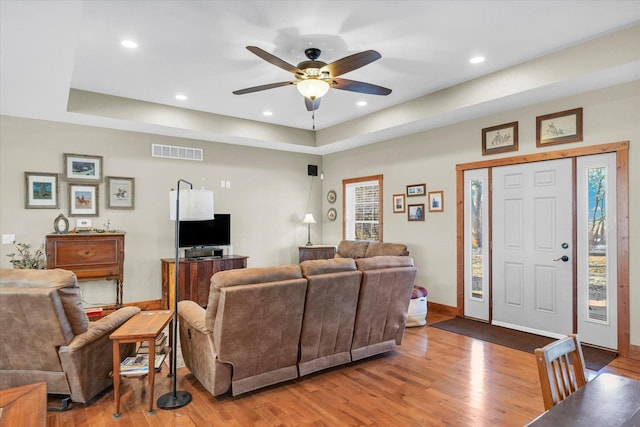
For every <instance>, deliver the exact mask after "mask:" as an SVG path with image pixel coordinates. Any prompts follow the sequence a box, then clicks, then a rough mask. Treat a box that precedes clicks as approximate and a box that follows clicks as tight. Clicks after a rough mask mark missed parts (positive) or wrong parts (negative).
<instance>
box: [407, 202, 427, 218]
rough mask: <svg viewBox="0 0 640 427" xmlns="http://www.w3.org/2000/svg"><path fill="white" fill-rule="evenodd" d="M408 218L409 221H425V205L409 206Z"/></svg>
mask: <svg viewBox="0 0 640 427" xmlns="http://www.w3.org/2000/svg"><path fill="white" fill-rule="evenodd" d="M407 208H408V211H407V216H408V218H407V219H408V220H409V221H424V203H421V204H419V205H408V206H407Z"/></svg>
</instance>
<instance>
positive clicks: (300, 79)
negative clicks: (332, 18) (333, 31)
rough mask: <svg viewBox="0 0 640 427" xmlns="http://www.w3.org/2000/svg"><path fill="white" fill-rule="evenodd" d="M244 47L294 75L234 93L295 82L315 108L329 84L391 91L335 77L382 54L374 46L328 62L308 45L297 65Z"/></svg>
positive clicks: (371, 91)
mask: <svg viewBox="0 0 640 427" xmlns="http://www.w3.org/2000/svg"><path fill="white" fill-rule="evenodd" d="M247 49H248V50H249V51H250V52H252V53H254V54H256V55H258V56H259V57H260V58H262V59H264V60H265V61H267V62H270V63H271V64H273V65H275V66H276V67H280V68H282V69H283V70H285V71H289V72H290V73H292V74H293V75H294V76H295V80H293V81H286V82H279V83H269V84H265V85H260V86H254V87H250V88H247V89H240V90H236V91H234V92H233V93H234V94H235V95H244V94H246V93H252V92H259V91H262V90H267V89H274V88H277V87H281V86H288V85H296V87H297V88H298V91H299V92H300V93H301V94H302V95H303V96H304V103H305V106H306V107H307V110H308V111H315V110H317V109H318V107H320V98H321V97H322V96H323V95H325V94H326V93H327V92H328V91H329V89H330V88H334V89H340V90H348V91H350V92H358V93H366V94H369V95H389V94H390V93H391V89H387V88H386V87H382V86H377V85H374V84H371V83H364V82H359V81H355V80H348V79H343V78H338V76H341V75H342V74H346V73H348V72H349V71H353V70H355V69H357V68H360V67H363V66H365V65H367V64H370V63H372V62H373V61H376V60H378V59H380V58H382V55H380V54H379V53H378V52H376V51H375V50H366V51H364V52H359V53H354V54H353V55H349V56H345V57H344V58H342V59H338V60H337V61H334V62H332V63H330V64H327V63H326V62H322V61H319V60H318V58H319V57H320V53H321V51H320V49H316V48H309V49H305V51H304V54H305V55H306V57H307V58H308V59H309V60H308V61H302V62H301V63H299V64H298V65H297V66H294V65H291V64H289V63H288V62H286V61H283V60H282V59H280V58H278V57H276V56H274V55H272V54H270V53H269V52H266V51H264V50H262V49H260V48H259V47H256V46H247Z"/></svg>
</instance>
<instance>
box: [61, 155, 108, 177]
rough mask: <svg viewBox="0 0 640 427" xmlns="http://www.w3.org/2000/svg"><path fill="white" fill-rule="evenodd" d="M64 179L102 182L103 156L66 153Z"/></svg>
mask: <svg viewBox="0 0 640 427" xmlns="http://www.w3.org/2000/svg"><path fill="white" fill-rule="evenodd" d="M64 179H66V180H68V181H93V182H102V156H87V155H84V154H69V153H65V154H64Z"/></svg>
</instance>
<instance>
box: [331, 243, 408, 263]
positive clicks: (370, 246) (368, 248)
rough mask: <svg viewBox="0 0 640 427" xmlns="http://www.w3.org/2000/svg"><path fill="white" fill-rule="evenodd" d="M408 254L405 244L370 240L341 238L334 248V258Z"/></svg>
mask: <svg viewBox="0 0 640 427" xmlns="http://www.w3.org/2000/svg"><path fill="white" fill-rule="evenodd" d="M383 255H387V256H409V251H408V250H407V245H403V244H401V243H387V242H375V241H371V240H342V241H341V242H340V243H339V244H338V249H337V250H336V255H335V257H336V258H353V259H358V258H371V257H374V256H383Z"/></svg>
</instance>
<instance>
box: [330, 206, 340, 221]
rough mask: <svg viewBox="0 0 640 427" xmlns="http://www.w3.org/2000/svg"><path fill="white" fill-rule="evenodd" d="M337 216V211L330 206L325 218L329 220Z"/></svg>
mask: <svg viewBox="0 0 640 427" xmlns="http://www.w3.org/2000/svg"><path fill="white" fill-rule="evenodd" d="M337 216H338V212H336V210H335V209H334V208H331V209H329V210H328V211H327V218H329V221H335V220H336V217H337Z"/></svg>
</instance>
